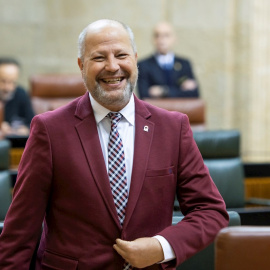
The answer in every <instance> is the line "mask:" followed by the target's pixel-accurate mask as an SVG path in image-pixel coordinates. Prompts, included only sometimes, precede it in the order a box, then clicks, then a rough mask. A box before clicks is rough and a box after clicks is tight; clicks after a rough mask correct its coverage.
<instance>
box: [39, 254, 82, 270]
mask: <svg viewBox="0 0 270 270" xmlns="http://www.w3.org/2000/svg"><path fill="white" fill-rule="evenodd" d="M41 265H42V269H44V270H49V269H53V270H76V269H77V266H78V260H76V259H72V258H68V257H65V256H61V255H58V254H55V253H51V252H49V251H45V252H44V254H43V258H42V263H41Z"/></svg>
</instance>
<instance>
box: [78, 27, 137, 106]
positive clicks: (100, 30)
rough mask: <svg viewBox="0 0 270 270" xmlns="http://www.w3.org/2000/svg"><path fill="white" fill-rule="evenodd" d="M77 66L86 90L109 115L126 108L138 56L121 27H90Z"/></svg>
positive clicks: (132, 87) (135, 77) (133, 82)
mask: <svg viewBox="0 0 270 270" xmlns="http://www.w3.org/2000/svg"><path fill="white" fill-rule="evenodd" d="M78 64H79V67H80V69H81V72H82V76H83V79H84V83H85V86H86V88H87V90H88V91H89V92H90V93H91V95H92V96H93V98H94V99H95V100H96V101H97V102H98V103H99V104H101V105H102V106H104V107H105V108H107V109H109V110H111V111H119V110H121V109H122V108H124V107H125V106H126V105H127V104H128V102H129V99H130V96H131V94H132V91H133V90H134V88H135V86H136V82H137V78H138V69H137V54H136V53H134V51H133V48H132V45H131V41H130V38H129V35H128V33H127V31H126V30H125V29H124V28H123V26H122V25H121V24H118V23H115V24H112V23H111V24H109V23H105V24H94V25H90V26H89V29H88V32H87V36H86V40H85V54H84V57H83V60H81V59H80V58H79V59H78Z"/></svg>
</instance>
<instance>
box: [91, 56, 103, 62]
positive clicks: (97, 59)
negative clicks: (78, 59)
mask: <svg viewBox="0 0 270 270" xmlns="http://www.w3.org/2000/svg"><path fill="white" fill-rule="evenodd" d="M92 60H94V61H96V62H102V61H103V60H104V57H103V56H96V57H93V58H92Z"/></svg>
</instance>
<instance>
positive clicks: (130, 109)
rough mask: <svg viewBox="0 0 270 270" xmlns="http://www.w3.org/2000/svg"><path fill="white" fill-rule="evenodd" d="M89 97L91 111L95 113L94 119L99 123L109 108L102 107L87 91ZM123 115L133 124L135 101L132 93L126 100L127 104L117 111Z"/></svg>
mask: <svg viewBox="0 0 270 270" xmlns="http://www.w3.org/2000/svg"><path fill="white" fill-rule="evenodd" d="M89 98H90V102H91V105H92V108H93V112H94V115H95V119H96V122H97V124H99V123H100V122H101V121H102V120H103V119H104V118H105V117H106V115H107V114H108V113H109V112H110V110H108V109H107V108H105V107H103V106H102V105H100V104H99V103H98V102H97V101H96V100H95V99H94V98H93V97H92V95H91V94H90V93H89ZM119 112H120V113H121V114H122V115H123V116H124V117H125V119H126V120H127V121H128V122H129V123H130V124H131V125H133V126H134V122H135V117H134V116H135V102H134V96H133V94H132V95H131V97H130V100H129V102H128V104H127V105H126V106H125V107H124V108H123V109H122V110H120V111H119Z"/></svg>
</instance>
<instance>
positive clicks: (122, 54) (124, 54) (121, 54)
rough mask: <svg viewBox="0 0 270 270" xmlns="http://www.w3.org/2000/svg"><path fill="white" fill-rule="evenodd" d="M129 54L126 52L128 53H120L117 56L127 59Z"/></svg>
mask: <svg viewBox="0 0 270 270" xmlns="http://www.w3.org/2000/svg"><path fill="white" fill-rule="evenodd" d="M127 56H128V54H126V53H120V54H118V55H117V56H116V57H117V58H118V59H125V58H126V57H127Z"/></svg>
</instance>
